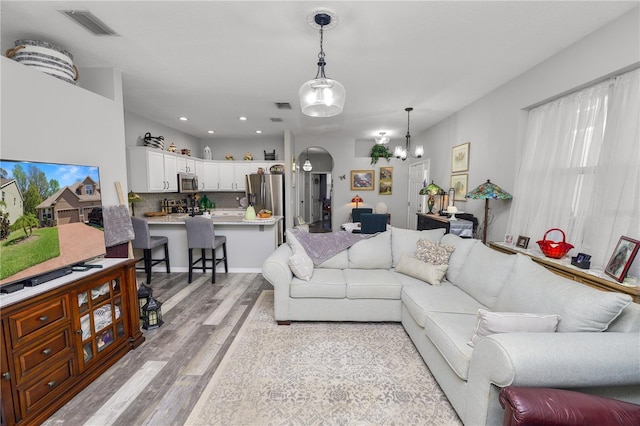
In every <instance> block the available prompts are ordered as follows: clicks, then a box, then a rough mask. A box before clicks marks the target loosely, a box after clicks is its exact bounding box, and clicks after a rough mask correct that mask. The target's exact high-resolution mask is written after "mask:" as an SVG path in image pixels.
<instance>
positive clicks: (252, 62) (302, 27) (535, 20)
mask: <svg viewBox="0 0 640 426" xmlns="http://www.w3.org/2000/svg"><path fill="white" fill-rule="evenodd" d="M638 4H639V2H638V1H637V0H636V1H627V2H616V1H584V2H580V1H528V2H525V1H511V2H507V1H496V2H489V1H373V2H368V1H340V2H337V1H334V2H317V1H44V2H39V1H25V0H22V1H6V0H2V1H1V19H2V21H1V24H2V27H1V31H2V32H1V37H2V38H1V42H2V51H5V50H6V49H8V48H10V47H12V46H13V43H14V40H16V39H25V38H26V39H35V40H44V41H48V42H51V43H54V44H56V45H58V46H61V47H63V48H65V49H66V50H68V51H69V52H71V53H72V54H73V56H74V62H75V64H76V65H77V66H78V67H80V68H86V67H114V68H118V69H120V70H122V72H123V85H124V102H125V109H126V110H128V111H131V112H134V113H137V114H139V115H142V116H144V117H147V118H149V119H151V120H154V121H157V122H160V123H162V124H164V125H166V126H169V127H173V128H176V129H178V130H180V131H182V132H185V133H187V134H190V135H192V136H194V137H197V138H201V139H212V140H216V139H218V140H226V139H244V140H252V139H255V140H259V139H260V138H275V137H278V138H281V137H282V135H283V132H284V131H285V130H286V129H290V130H291V131H292V133H293V135H294V136H309V135H311V136H313V135H323V136H326V137H348V138H355V139H368V138H373V136H374V135H377V134H378V133H379V132H381V131H386V132H387V134H388V135H390V136H391V137H392V139H402V138H403V136H404V134H405V133H406V128H407V113H406V112H405V111H404V109H405V107H409V106H410V107H413V108H414V111H413V112H412V113H411V133H412V134H416V133H419V132H420V131H422V130H424V129H426V128H428V127H429V126H431V125H433V124H435V123H437V122H438V121H440V120H441V119H443V118H445V117H447V116H448V115H450V114H451V113H452V112H455V111H457V110H459V109H460V108H462V107H464V106H465V105H468V104H469V103H471V102H473V101H474V100H476V99H478V98H479V97H481V96H483V95H485V94H486V93H488V92H490V91H492V90H494V89H495V88H497V87H498V86H500V85H502V84H504V83H506V82H507V81H509V80H511V79H513V78H514V77H516V76H518V75H519V74H521V73H522V72H524V71H526V70H527V69H529V68H531V67H533V66H535V65H536V64H538V63H540V62H541V61H543V60H545V59H546V58H548V57H550V56H551V55H554V54H555V53H557V52H559V51H560V50H562V49H564V48H566V47H567V46H569V45H571V44H572V43H574V42H576V41H577V40H579V39H581V38H583V37H584V36H586V35H587V34H589V33H591V32H593V31H594V30H596V29H597V28H599V27H601V26H603V25H605V24H606V23H608V22H610V21H611V20H613V19H615V18H617V17H619V16H620V15H622V14H624V13H625V12H627V11H629V10H630V9H632V8H633V7H637V6H638ZM318 8H328V9H330V10H331V11H332V12H333V13H334V14H335V18H337V20H338V24H337V25H336V26H335V28H332V29H329V30H326V31H325V34H324V50H325V53H326V61H327V67H326V74H327V76H328V77H330V78H334V79H336V80H338V81H340V82H341V83H342V84H344V86H345V88H346V91H347V100H346V104H345V108H344V111H343V113H342V114H340V115H338V116H336V117H331V118H311V117H307V116H304V115H303V114H302V113H301V112H300V104H299V101H298V89H299V88H300V86H301V85H302V83H304V82H305V81H306V80H309V79H311V78H314V77H315V74H316V62H317V55H318V52H319V50H320V46H319V44H320V36H319V33H318V31H317V30H316V29H314V28H312V26H311V25H310V24H309V23H308V22H307V15H309V14H310V13H311V15H313V13H312V12H313V11H314V10H316V9H318ZM63 9H79V10H89V11H91V12H92V13H93V14H95V15H96V16H97V17H99V18H100V19H101V20H102V21H104V22H105V23H106V24H107V25H109V26H110V27H111V28H112V29H113V30H115V31H116V32H117V33H118V34H119V35H118V36H116V37H105V36H102V37H99V36H94V35H92V34H91V33H89V32H88V31H87V30H86V29H84V28H82V27H80V26H79V25H78V24H76V23H75V22H74V21H72V20H71V19H69V18H68V17H67V16H65V15H63V14H62V13H60V12H58V10H63ZM335 18H334V19H335ZM80 79H82V75H80ZM276 102H289V103H290V104H291V106H292V109H291V110H279V109H277V108H276V105H275V103H276ZM180 116H186V117H188V118H189V120H188V121H186V122H181V121H179V120H178V117H180ZM239 116H246V117H248V120H246V121H240V120H238V117H239ZM271 118H280V119H282V122H272V121H271ZM257 129H260V130H262V132H263V133H262V134H256V133H255V130H257ZM208 130H214V131H215V134H213V135H210V134H208V133H207V131H208Z"/></svg>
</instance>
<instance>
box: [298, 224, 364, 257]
mask: <svg viewBox="0 0 640 426" xmlns="http://www.w3.org/2000/svg"><path fill="white" fill-rule="evenodd" d="M291 233H292V234H293V235H294V236H295V237H296V238H297V239H298V241H299V242H300V245H302V247H303V248H304V250H305V251H306V252H307V254H308V255H309V257H310V258H311V260H313V264H314V265H319V264H321V263H322V262H324V261H325V260H327V259H329V258H331V257H333V256H334V255H336V254H337V253H339V252H341V251H342V250H344V249H347V248H349V247H351V246H352V245H354V244H355V243H357V242H358V241H362V240H364V239H367V238H371V237H373V236H374V235H376V234H352V233H351V232H344V231H339V232H326V233H321V234H311V233H309V232H305V231H301V230H299V229H292V230H291Z"/></svg>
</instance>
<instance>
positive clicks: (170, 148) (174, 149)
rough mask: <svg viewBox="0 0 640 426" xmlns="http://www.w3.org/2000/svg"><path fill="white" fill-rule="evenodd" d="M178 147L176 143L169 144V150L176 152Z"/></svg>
mask: <svg viewBox="0 0 640 426" xmlns="http://www.w3.org/2000/svg"><path fill="white" fill-rule="evenodd" d="M176 149H177V147H176V144H175V143H173V142H171V145H169V148H167V151H169V152H176Z"/></svg>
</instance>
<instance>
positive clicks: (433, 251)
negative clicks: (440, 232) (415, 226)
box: [416, 239, 456, 265]
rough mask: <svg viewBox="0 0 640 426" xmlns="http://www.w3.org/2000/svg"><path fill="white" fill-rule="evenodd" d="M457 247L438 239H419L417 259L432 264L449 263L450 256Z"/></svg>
mask: <svg viewBox="0 0 640 426" xmlns="http://www.w3.org/2000/svg"><path fill="white" fill-rule="evenodd" d="M455 249H456V248H455V247H454V246H448V245H445V244H440V243H438V242H437V241H431V240H424V239H419V240H418V243H417V246H416V259H418V260H422V261H423V262H429V263H431V264H432V265H448V264H449V257H451V253H453V251H454V250H455Z"/></svg>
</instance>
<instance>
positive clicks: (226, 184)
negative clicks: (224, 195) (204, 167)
mask: <svg viewBox="0 0 640 426" xmlns="http://www.w3.org/2000/svg"><path fill="white" fill-rule="evenodd" d="M218 170H219V173H220V188H219V189H220V191H235V190H236V179H235V174H234V173H235V166H234V164H233V163H232V162H230V161H225V162H221V163H218Z"/></svg>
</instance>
